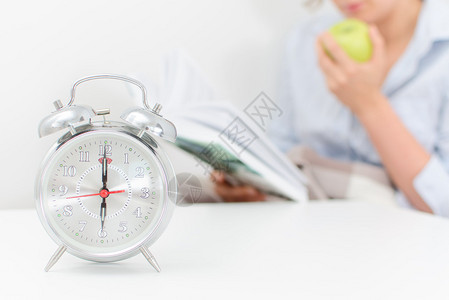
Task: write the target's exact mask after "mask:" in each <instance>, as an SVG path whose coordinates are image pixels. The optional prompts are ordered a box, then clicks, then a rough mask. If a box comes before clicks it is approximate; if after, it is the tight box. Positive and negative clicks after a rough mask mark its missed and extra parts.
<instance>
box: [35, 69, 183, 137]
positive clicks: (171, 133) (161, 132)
mask: <svg viewBox="0 0 449 300" xmlns="http://www.w3.org/2000/svg"><path fill="white" fill-rule="evenodd" d="M96 79H117V80H122V81H125V82H128V83H132V84H134V85H136V86H138V87H139V88H140V89H141V91H142V101H143V105H144V107H143V108H142V107H133V108H130V109H128V110H126V111H125V112H124V113H123V114H122V115H121V118H122V119H123V120H125V121H126V122H128V123H130V124H131V125H133V126H134V127H136V128H138V129H140V130H141V131H142V132H144V131H148V132H149V133H151V134H154V135H157V136H159V137H161V138H163V139H165V140H168V141H170V142H174V141H175V140H176V127H175V125H174V124H173V123H171V122H170V121H168V120H166V119H164V118H163V117H162V116H161V115H160V114H159V113H160V111H161V108H162V106H161V105H160V104H156V105H155V106H154V107H153V108H150V106H149V105H148V101H147V92H146V89H145V87H144V86H143V84H142V83H140V82H139V81H137V80H135V79H132V78H129V77H126V76H120V75H110V74H103V75H94V76H89V77H85V78H82V79H80V80H78V81H77V82H75V83H74V84H73V87H72V95H71V99H70V101H69V103H68V104H67V105H66V106H63V105H62V103H61V101H59V100H58V101H55V102H54V105H55V107H56V111H55V112H53V113H52V114H51V115H49V116H48V117H46V118H45V119H43V120H42V121H41V123H40V124H39V137H44V136H46V135H49V134H52V133H54V132H57V131H59V130H62V129H66V128H71V129H73V125H74V124H76V123H79V122H83V121H89V120H90V119H92V118H93V117H95V116H96V115H102V113H99V112H95V111H94V110H93V109H92V108H91V107H89V106H85V105H78V106H76V105H72V104H73V102H74V100H75V91H76V87H77V86H78V85H80V84H81V83H83V82H86V81H90V80H96Z"/></svg>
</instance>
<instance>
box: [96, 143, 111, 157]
mask: <svg viewBox="0 0 449 300" xmlns="http://www.w3.org/2000/svg"><path fill="white" fill-rule="evenodd" d="M99 148H100V151H99V153H98V155H99V156H104V152H105V151H106V156H111V155H112V146H111V145H104V146H103V145H100V147H99Z"/></svg>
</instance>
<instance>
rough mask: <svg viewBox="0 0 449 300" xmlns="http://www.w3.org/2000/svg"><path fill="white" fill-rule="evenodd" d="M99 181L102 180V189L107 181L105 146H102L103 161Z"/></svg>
mask: <svg viewBox="0 0 449 300" xmlns="http://www.w3.org/2000/svg"><path fill="white" fill-rule="evenodd" d="M101 181H102V182H103V189H107V187H106V184H107V182H108V160H107V158H106V147H104V155H103V161H102V162H101Z"/></svg>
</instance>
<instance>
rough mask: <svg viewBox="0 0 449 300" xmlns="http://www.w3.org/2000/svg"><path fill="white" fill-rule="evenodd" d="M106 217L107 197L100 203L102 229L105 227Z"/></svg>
mask: <svg viewBox="0 0 449 300" xmlns="http://www.w3.org/2000/svg"><path fill="white" fill-rule="evenodd" d="M105 218H106V198H103V202H101V205H100V220H101V231H103V228H104V219H105Z"/></svg>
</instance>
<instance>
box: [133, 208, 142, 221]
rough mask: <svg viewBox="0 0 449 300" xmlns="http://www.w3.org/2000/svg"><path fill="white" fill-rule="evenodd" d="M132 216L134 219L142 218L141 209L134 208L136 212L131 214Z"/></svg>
mask: <svg viewBox="0 0 449 300" xmlns="http://www.w3.org/2000/svg"><path fill="white" fill-rule="evenodd" d="M133 215H135V216H136V218H142V209H141V208H140V207H138V208H136V210H135V211H134V212H133Z"/></svg>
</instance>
